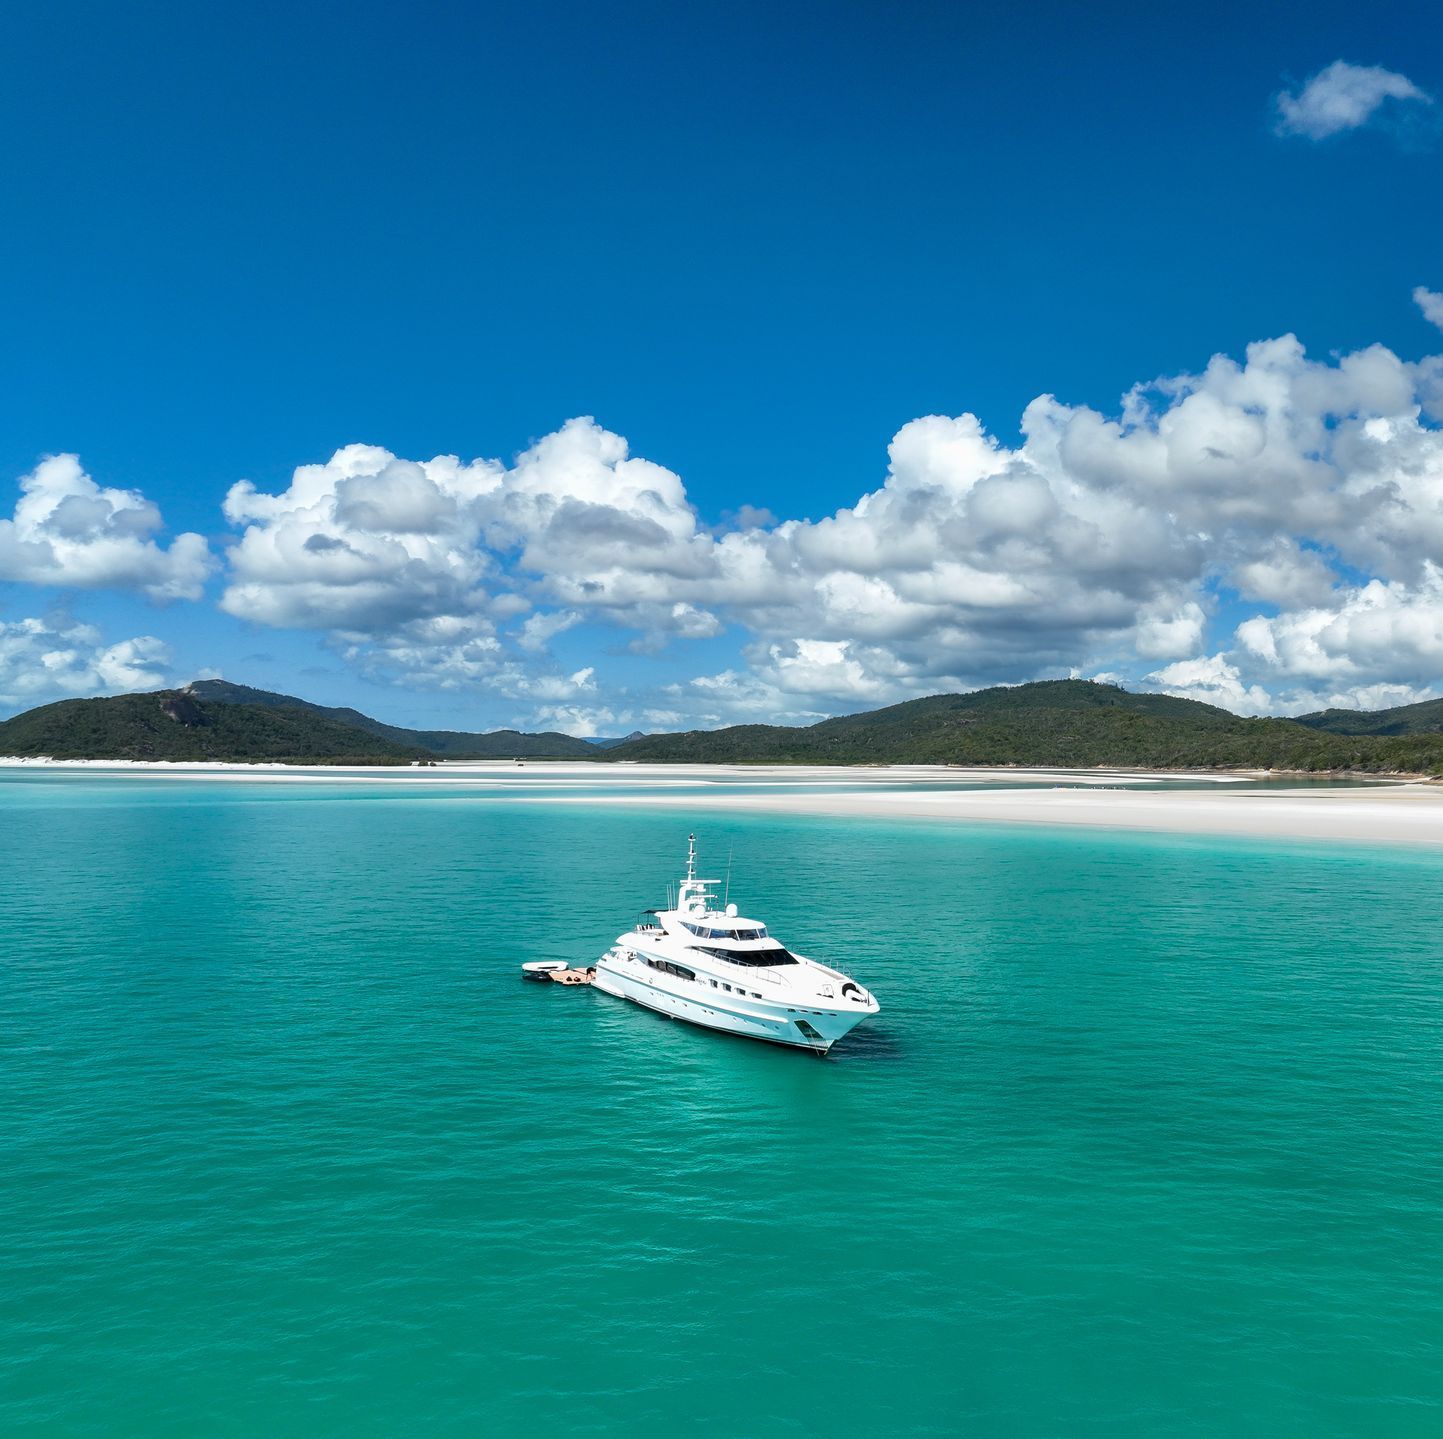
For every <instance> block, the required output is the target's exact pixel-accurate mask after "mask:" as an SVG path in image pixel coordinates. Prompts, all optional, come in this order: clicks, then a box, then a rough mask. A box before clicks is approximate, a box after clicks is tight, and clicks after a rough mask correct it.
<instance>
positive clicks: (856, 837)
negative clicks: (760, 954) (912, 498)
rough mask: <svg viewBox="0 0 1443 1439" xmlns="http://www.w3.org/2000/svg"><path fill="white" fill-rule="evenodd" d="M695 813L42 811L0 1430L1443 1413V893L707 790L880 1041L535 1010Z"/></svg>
mask: <svg viewBox="0 0 1443 1439" xmlns="http://www.w3.org/2000/svg"><path fill="white" fill-rule="evenodd" d="M688 822H689V821H688V818H687V817H686V816H685V814H684V812H679V811H677V810H668V811H660V810H650V809H647V808H646V807H645V806H637V807H630V806H621V807H616V806H612V807H600V808H587V807H586V806H584V805H581V804H569V803H563V804H545V805H542V804H530V803H524V802H521V803H517V802H508V803H504V804H498V803H495V802H493V801H491V800H490V799H488V798H487V797H486V795H485V794H480V793H474V792H473V793H463V794H455V793H451V792H449V791H447V792H444V793H443V792H441V791H436V792H431V791H429V790H428V791H425V792H418V791H417V790H415V789H407V788H404V787H397V786H393V785H392V786H385V787H381V786H375V785H366V784H351V785H316V786H304V785H302V786H266V785H253V784H238V783H226V782H220V781H206V780H199V781H189V780H166V781H145V780H136V779H132V780H128V781H127V782H125V783H123V784H122V783H117V782H107V781H104V780H102V779H99V778H91V777H86V776H83V775H62V776H39V777H37V776H35V775H34V774H26V775H24V776H23V777H22V778H19V779H11V778H10V777H6V778H5V779H0V855H3V859H4V873H5V876H6V878H5V882H4V890H3V908H0V916H3V918H0V927H3V933H0V1025H3V1028H0V1035H3V1043H4V1049H3V1053H0V1145H3V1154H0V1158H3V1165H4V1168H3V1174H4V1183H3V1184H0V1253H3V1264H4V1283H3V1285H0V1431H3V1432H4V1433H7V1434H10V1433H22V1432H23V1433H53V1434H57V1435H59V1434H65V1435H71V1434H75V1435H86V1434H94V1435H100V1434H105V1435H181V1434H187V1435H189V1434H221V1435H255V1434H262V1435H272V1436H288V1435H293V1434H294V1435H363V1436H364V1435H383V1434H384V1435H393V1434H403V1433H415V1434H440V1435H453V1434H456V1435H459V1434H468V1435H470V1434H475V1435H513V1434H517V1435H520V1434H526V1435H535V1436H548V1435H553V1434H564V1435H573V1434H574V1435H642V1436H645V1435H660V1434H675V1433H682V1432H686V1433H695V1434H702V1435H715V1436H727V1439H730V1436H743V1435H745V1436H759V1439H770V1436H793V1435H795V1436H810V1435H819V1434H864V1435H883V1434H886V1435H938V1436H941V1435H954V1434H959V1433H971V1434H977V1435H985V1436H992V1435H1017V1436H1024V1435H1025V1436H1032V1435H1038V1436H1052V1435H1076V1434H1099V1435H1103V1434H1105V1435H1117V1434H1136V1435H1204V1434H1206V1435H1218V1434H1229V1435H1279V1434H1290V1435H1291V1434H1297V1435H1340V1436H1341V1435H1358V1434H1368V1435H1380V1434H1381V1435H1412V1434H1418V1435H1431V1434H1435V1433H1438V1432H1440V1430H1443V1284H1440V1280H1439V1275H1440V1273H1443V1155H1440V1147H1443V1043H1440V1041H1443V861H1440V860H1439V858H1438V857H1436V856H1433V855H1430V854H1425V853H1403V852H1393V851H1387V850H1382V849H1378V850H1363V849H1357V850H1350V849H1344V848H1338V847H1321V846H1320V847H1316V848H1310V847H1308V846H1306V845H1301V844H1299V845H1293V846H1286V847H1285V846H1279V845H1265V844H1261V843H1256V842H1243V841H1233V842H1226V843H1224V842H1219V841H1213V840H1195V839H1183V838H1159V837H1154V836H1143V835H1117V834H1110V833H1103V832H1089V831H1083V830H1069V831H1065V832H1055V831H1049V830H1045V829H1039V828H1027V829H1021V828H1018V829H1012V828H1007V827H1003V826H995V827H960V826H950V825H947V824H943V823H935V822H933V823H917V824H911V825H905V824H897V823H877V822H872V821H867V822H861V821H855V820H852V821H841V820H832V819H819V818H802V817H771V816H765V815H755V814H746V815H733V814H727V815H719V814H714V813H705V814H702V815H700V816H699V817H698V823H700V824H701V825H702V826H703V828H702V830H701V838H702V842H703V845H704V849H705V852H706V854H707V855H708V856H709V857H710V858H711V860H712V866H709V868H710V867H715V868H718V869H720V868H722V867H724V858H725V855H726V853H727V851H728V849H731V848H733V847H734V850H735V863H734V870H733V881H732V883H733V893H732V897H733V898H734V899H739V900H741V901H742V905H743V912H752V913H755V914H756V915H758V916H759V917H761V918H763V919H765V920H766V921H767V922H768V923H769V924H770V925H771V926H772V927H773V928H774V929H775V930H777V931H778V932H779V933H780V935H781V936H782V938H783V940H784V941H786V942H789V943H791V944H793V945H794V946H795V947H797V948H799V949H801V950H803V951H804V952H808V953H812V954H815V955H816V956H817V957H819V958H823V959H826V960H829V961H831V962H833V963H836V964H838V965H839V966H840V967H842V968H845V969H848V970H850V971H851V972H853V973H855V974H856V975H857V977H858V978H859V979H861V980H862V981H863V982H864V983H865V984H867V985H868V986H869V987H871V988H873V989H874V990H875V991H876V993H877V995H878V996H879V998H880V999H881V1002H882V1005H883V1013H882V1014H881V1015H880V1016H879V1017H878V1018H877V1019H876V1020H874V1021H872V1022H871V1023H870V1024H869V1025H867V1026H864V1027H863V1028H862V1029H860V1030H858V1031H857V1032H856V1034H855V1035H854V1036H852V1038H851V1039H850V1040H849V1041H848V1042H846V1044H845V1045H843V1046H841V1047H839V1048H838V1050H837V1051H836V1052H835V1054H834V1055H833V1056H832V1058H831V1059H829V1060H826V1061H818V1060H817V1059H815V1058H813V1057H811V1056H809V1055H806V1054H802V1053H793V1052H788V1051H782V1050H775V1049H771V1048H768V1047H765V1046H762V1045H758V1044H755V1043H751V1042H748V1041H741V1040H734V1039H729V1038H725V1037H721V1036H716V1035H711V1034H707V1033H705V1032H702V1031H698V1030H694V1029H690V1028H684V1027H682V1026H679V1025H677V1024H675V1023H671V1022H668V1021H665V1020H662V1019H660V1018H658V1017H656V1016H654V1015H652V1014H649V1013H647V1012H645V1011H643V1010H640V1009H637V1008H635V1007H633V1006H629V1005H626V1004H624V1003H622V1002H620V1001H617V1000H614V999H611V998H609V997H607V996H605V995H602V994H599V993H595V992H592V991H589V990H563V989H561V988H559V987H553V986H541V985H526V984H523V983H521V982H520V981H519V979H518V965H519V964H520V963H521V961H523V960H526V959H534V958H564V959H574V960H578V961H587V960H590V959H592V958H594V957H595V956H596V955H597V954H598V953H600V951H601V950H602V949H604V948H605V947H606V945H607V944H608V943H609V942H610V940H611V939H612V938H614V937H615V935H616V933H617V931H618V930H619V929H620V928H622V927H623V926H624V925H625V924H627V923H628V922H629V921H630V920H631V919H632V918H633V917H634V914H635V912H636V911H637V910H638V909H640V908H641V907H643V906H645V905H648V904H654V903H656V902H658V900H659V899H661V898H663V897H664V894H665V886H666V883H667V881H669V880H670V879H672V878H674V877H675V875H676V871H677V868H678V860H679V858H680V856H681V855H682V853H683V851H684V844H685V828H686V825H687V824H688Z"/></svg>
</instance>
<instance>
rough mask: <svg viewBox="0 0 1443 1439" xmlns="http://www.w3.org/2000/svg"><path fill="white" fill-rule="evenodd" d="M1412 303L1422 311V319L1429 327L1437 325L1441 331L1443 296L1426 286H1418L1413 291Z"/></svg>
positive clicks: (1442, 325) (1442, 328)
mask: <svg viewBox="0 0 1443 1439" xmlns="http://www.w3.org/2000/svg"><path fill="white" fill-rule="evenodd" d="M1413 303H1414V304H1415V305H1417V307H1418V308H1419V309H1420V310H1422V312H1423V318H1424V319H1425V320H1427V321H1428V323H1429V324H1430V325H1437V326H1438V328H1439V329H1440V330H1443V295H1440V294H1439V293H1438V291H1437V290H1430V289H1428V287H1427V286H1426V285H1419V286H1417V287H1416V288H1415V289H1414V291H1413Z"/></svg>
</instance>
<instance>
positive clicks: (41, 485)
mask: <svg viewBox="0 0 1443 1439" xmlns="http://www.w3.org/2000/svg"><path fill="white" fill-rule="evenodd" d="M20 492H21V493H20V499H19V501H18V502H17V504H16V506H15V513H14V515H13V516H12V517H11V518H10V519H8V520H7V519H0V580H14V581H20V582H23V583H26V584H33V585H60V586H65V587H67V588H78V589H120V590H134V591H137V592H139V593H141V594H144V595H147V596H148V597H149V598H151V599H153V600H158V601H166V600H180V599H185V600H194V599H199V598H200V595H201V590H202V587H203V586H204V584H205V580H206V577H207V576H208V575H209V574H210V572H211V569H212V568H213V564H214V562H213V560H212V558H211V554H210V551H209V548H208V547H207V545H206V542H205V540H204V538H203V537H202V536H200V535H197V534H182V535H177V536H176V537H175V539H174V540H172V541H171V543H170V545H169V546H168V547H162V546H161V545H160V544H158V543H157V542H156V540H155V538H154V536H155V534H156V533H157V532H158V531H159V530H160V529H161V528H162V527H163V521H162V519H161V514H160V510H159V509H158V508H157V507H156V506H155V505H154V504H153V503H152V502H151V501H150V500H148V499H146V498H145V496H144V495H142V494H140V493H139V492H138V491H136V490H117V489H109V488H105V487H103V486H101V485H98V484H96V482H95V481H94V480H93V479H91V477H90V476H89V475H87V474H86V473H85V471H84V470H83V469H82V468H81V466H80V460H79V458H78V457H77V456H75V455H51V456H50V457H49V458H47V459H45V460H42V461H41V462H40V464H38V465H37V466H36V467H35V468H34V470H32V471H31V472H30V473H29V474H28V475H25V476H23V477H22V478H21V480H20Z"/></svg>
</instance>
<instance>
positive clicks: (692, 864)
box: [686, 834, 696, 879]
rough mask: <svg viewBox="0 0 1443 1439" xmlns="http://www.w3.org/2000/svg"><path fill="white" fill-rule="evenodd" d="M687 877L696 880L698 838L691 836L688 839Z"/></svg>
mask: <svg viewBox="0 0 1443 1439" xmlns="http://www.w3.org/2000/svg"><path fill="white" fill-rule="evenodd" d="M686 877H687V878H688V879H695V878H696V836H695V835H694V834H689V835H687V837H686Z"/></svg>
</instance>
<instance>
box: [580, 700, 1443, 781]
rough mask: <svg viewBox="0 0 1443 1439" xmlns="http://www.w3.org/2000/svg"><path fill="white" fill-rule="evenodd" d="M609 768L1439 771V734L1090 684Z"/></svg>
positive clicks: (828, 725) (706, 742) (643, 756)
mask: <svg viewBox="0 0 1443 1439" xmlns="http://www.w3.org/2000/svg"><path fill="white" fill-rule="evenodd" d="M607 758H608V759H618V760H621V759H630V760H662V761H665V760H670V761H710V762H727V761H732V762H747V761H757V762H761V761H770V762H785V763H807V764H868V763H872V764H978V765H1014V764H1015V765H1067V766H1088V765H1113V766H1139V767H1148V768H1158V769H1212V768H1219V769H1291V770H1364V771H1373V772H1400V773H1411V774H1416V773H1426V774H1435V773H1440V772H1443V735H1417V736H1402V737H1378V736H1355V735H1347V736H1345V735H1337V734H1331V733H1328V732H1326V731H1321V730H1318V729H1314V728H1309V727H1308V726H1306V725H1302V724H1299V723H1298V722H1297V721H1295V720H1285V719H1243V718H1240V717H1239V716H1237V715H1234V714H1230V713H1229V712H1228V711H1227V710H1224V709H1218V708H1217V707H1216V706H1214V705H1207V704H1199V703H1198V702H1197V701H1196V700H1187V699H1177V698H1174V697H1173V696H1170V695H1149V694H1131V693H1129V692H1128V691H1126V690H1122V689H1119V688H1117V687H1116V686H1114V685H1101V684H1094V683H1092V682H1091V681H1087V680H1049V681H1043V682H1041V683H1038V684H1028V685H1018V686H1015V687H1007V688H997V689H989V690H978V691H975V692H974V693H972V694H962V695H933V696H932V697H930V698H928V699H920V700H910V701H908V702H907V703H905V704H899V705H891V706H889V707H887V708H886V709H880V710H873V711H871V712H869V713H867V714H858V715H846V716H843V717H841V718H838V719H829V720H823V721H821V722H820V723H819V724H814V725H807V726H805V727H798V728H790V727H786V726H781V725H738V726H734V727H733V728H730V729H723V730H712V731H706V730H694V731H691V732H689V733H687V734H676V735H648V736H646V737H645V738H643V739H638V740H631V741H628V742H627V743H625V744H621V745H617V746H616V747H615V748H614V749H611V750H609V751H608V752H607Z"/></svg>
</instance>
